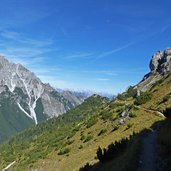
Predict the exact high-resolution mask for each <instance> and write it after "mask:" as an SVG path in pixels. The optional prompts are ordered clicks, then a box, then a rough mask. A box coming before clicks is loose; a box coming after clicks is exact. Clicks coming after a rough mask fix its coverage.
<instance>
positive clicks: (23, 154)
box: [0, 75, 171, 171]
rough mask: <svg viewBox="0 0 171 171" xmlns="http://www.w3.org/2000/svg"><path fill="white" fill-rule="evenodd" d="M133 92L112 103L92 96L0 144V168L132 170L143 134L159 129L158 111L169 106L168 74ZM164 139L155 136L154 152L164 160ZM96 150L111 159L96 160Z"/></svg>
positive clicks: (170, 87) (170, 83) (162, 119)
mask: <svg viewBox="0 0 171 171" xmlns="http://www.w3.org/2000/svg"><path fill="white" fill-rule="evenodd" d="M134 93H135V92H134V89H133V88H132V87H130V88H129V89H128V91H127V92H125V93H123V94H119V95H118V97H117V98H116V99H115V100H112V101H109V100H108V99H106V98H102V97H100V96H96V95H94V96H92V97H90V98H88V99H87V100H86V101H85V102H84V103H83V104H81V105H80V106H78V107H76V108H75V109H72V110H71V111H69V112H67V113H66V114H64V115H61V116H59V117H58V118H55V119H50V120H48V121H46V122H43V123H42V124H38V125H37V126H34V127H32V128H30V129H28V130H26V131H24V132H23V133H21V134H19V135H17V136H15V137H14V138H12V139H11V140H10V141H8V142H6V143H4V144H3V145H1V146H0V169H2V168H4V167H5V166H7V165H8V164H9V163H11V162H13V161H16V164H15V165H14V166H13V167H12V168H11V169H10V170H14V171H20V170H29V169H40V170H41V169H42V170H48V171H55V170H61V171H68V170H72V171H76V170H79V169H80V168H81V167H83V166H84V165H85V164H86V163H89V164H87V166H86V167H83V168H82V170H85V169H86V168H88V169H87V170H90V171H93V170H98V171H106V170H109V169H110V170H117V171H126V170H127V169H129V170H137V168H138V162H139V156H140V150H141V142H142V140H143V138H144V136H145V135H146V134H147V133H148V132H149V131H151V130H153V129H155V127H156V123H161V124H162V125H165V124H164V123H165V122H166V121H165V117H164V116H163V115H162V114H161V113H160V112H163V111H164V110H165V109H166V108H169V107H170V104H171V98H170V94H171V75H168V76H165V77H164V78H163V79H162V80H160V81H158V82H157V83H155V84H154V85H153V86H152V87H151V89H150V90H149V91H147V92H146V93H141V95H140V96H139V97H136V96H135V94H134ZM165 127H166V126H165ZM165 127H164V126H163V127H162V128H161V131H162V132H165V129H166V128H165ZM169 133H170V132H167V136H170V135H169ZM165 135H166V134H162V133H161V134H160V135H159V138H160V141H159V152H160V153H161V155H162V156H163V157H165V158H166V157H167V154H166V149H165V148H163V145H162V143H167V145H168V147H170V145H169V143H168V142H166V138H165V139H164V136H165ZM162 140H163V141H162ZM164 140H165V141H164ZM125 141H126V142H125ZM123 142H125V143H123ZM169 142H170V141H169ZM112 143H113V145H112ZM116 144H118V145H116ZM119 144H121V145H119ZM123 144H125V145H123ZM170 144H171V143H170ZM114 146H116V147H114ZM99 147H100V148H101V149H102V153H104V151H103V148H105V149H106V151H109V149H110V148H111V147H112V148H113V149H115V148H116V149H117V150H116V153H115V155H113V153H112V155H110V157H109V158H108V159H107V160H105V162H100V160H99V158H98V156H97V154H96V153H97V149H98V148H99ZM120 147H123V148H120ZM120 149H122V150H120ZM123 161H124V162H123ZM120 163H122V165H121V164H120ZM168 167H169V165H168ZM80 170H81V169H80Z"/></svg>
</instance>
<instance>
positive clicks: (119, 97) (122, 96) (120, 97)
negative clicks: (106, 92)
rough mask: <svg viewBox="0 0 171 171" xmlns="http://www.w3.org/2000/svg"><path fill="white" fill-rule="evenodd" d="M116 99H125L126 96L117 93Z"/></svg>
mask: <svg viewBox="0 0 171 171" xmlns="http://www.w3.org/2000/svg"><path fill="white" fill-rule="evenodd" d="M117 99H119V100H125V99H126V96H125V94H118V95H117Z"/></svg>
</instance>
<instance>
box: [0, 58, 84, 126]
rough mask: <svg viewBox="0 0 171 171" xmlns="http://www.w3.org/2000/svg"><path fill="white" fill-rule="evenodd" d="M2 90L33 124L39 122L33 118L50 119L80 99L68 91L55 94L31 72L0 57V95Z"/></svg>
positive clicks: (75, 104) (77, 102)
mask: <svg viewBox="0 0 171 171" xmlns="http://www.w3.org/2000/svg"><path fill="white" fill-rule="evenodd" d="M6 88H7V89H8V90H9V91H10V92H11V94H12V95H10V98H11V100H13V101H14V102H15V103H16V104H17V105H18V108H19V109H20V110H21V111H22V112H23V113H24V114H26V115H27V116H28V117H29V118H31V119H32V120H34V122H35V123H36V124H37V123H38V122H39V121H38V119H37V115H46V117H45V118H51V117H54V116H58V115H60V114H62V113H64V112H66V111H67V110H69V109H71V108H73V107H75V106H77V105H79V104H81V103H82V102H83V99H82V98H77V97H76V96H74V95H73V94H72V93H70V92H65V91H64V92H63V93H60V92H57V91H56V90H55V89H54V88H53V87H51V86H50V85H49V84H43V83H42V82H41V80H40V79H39V78H37V77H36V76H35V74H34V73H32V72H30V71H29V70H28V69H26V68H25V67H23V66H22V65H20V64H14V63H11V62H9V61H8V60H7V59H6V58H5V57H4V56H0V94H1V93H3V92H5V90H6ZM4 96H5V95H4ZM6 96H8V93H7V94H6ZM38 100H39V105H40V103H41V104H42V106H43V111H40V110H39V113H36V108H40V107H39V106H37V105H38ZM41 109H42V107H41ZM40 112H41V113H40Z"/></svg>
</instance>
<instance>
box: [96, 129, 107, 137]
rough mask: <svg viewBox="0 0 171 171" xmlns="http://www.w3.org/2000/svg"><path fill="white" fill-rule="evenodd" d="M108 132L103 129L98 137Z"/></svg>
mask: <svg viewBox="0 0 171 171" xmlns="http://www.w3.org/2000/svg"><path fill="white" fill-rule="evenodd" d="M106 132H107V129H102V130H101V131H100V132H99V133H98V136H100V135H102V134H104V133H106Z"/></svg>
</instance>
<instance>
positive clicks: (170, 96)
mask: <svg viewBox="0 0 171 171" xmlns="http://www.w3.org/2000/svg"><path fill="white" fill-rule="evenodd" d="M170 98H171V94H167V95H166V96H165V97H163V100H162V102H163V103H164V102H167V101H168V100H169V99H170Z"/></svg>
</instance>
